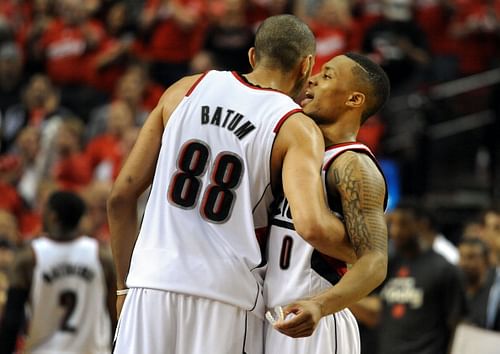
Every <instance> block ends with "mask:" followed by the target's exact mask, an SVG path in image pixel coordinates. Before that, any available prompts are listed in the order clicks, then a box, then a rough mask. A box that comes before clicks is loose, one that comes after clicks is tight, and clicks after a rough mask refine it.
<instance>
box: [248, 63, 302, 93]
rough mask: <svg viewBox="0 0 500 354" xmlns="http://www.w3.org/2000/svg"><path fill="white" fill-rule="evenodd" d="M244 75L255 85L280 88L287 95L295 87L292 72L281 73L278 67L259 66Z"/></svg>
mask: <svg viewBox="0 0 500 354" xmlns="http://www.w3.org/2000/svg"><path fill="white" fill-rule="evenodd" d="M244 76H245V78H246V79H247V80H248V81H249V82H250V83H252V84H253V85H257V86H259V87H262V88H271V89H273V90H278V91H281V92H283V93H285V94H287V95H291V94H292V93H293V90H294V88H295V85H294V80H290V73H289V74H285V73H281V72H280V71H278V70H276V69H269V68H266V67H259V68H255V69H254V70H253V71H252V72H251V73H249V74H245V75H244Z"/></svg>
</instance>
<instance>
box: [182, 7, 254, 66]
mask: <svg viewBox="0 0 500 354" xmlns="http://www.w3.org/2000/svg"><path fill="white" fill-rule="evenodd" d="M246 6H247V1H244V0H224V1H222V6H221V9H218V10H217V13H216V14H214V19H213V20H212V21H211V22H212V23H211V24H210V25H209V26H208V28H207V30H206V32H205V40H204V43H203V47H202V50H201V51H200V52H199V53H198V54H197V55H196V56H195V57H194V58H193V60H192V61H191V70H192V71H193V72H204V71H207V70H210V69H218V70H235V71H238V72H242V73H244V72H249V71H250V64H249V62H248V49H249V48H250V47H252V46H253V41H254V33H253V30H252V28H251V27H249V25H248V19H247V15H246Z"/></svg>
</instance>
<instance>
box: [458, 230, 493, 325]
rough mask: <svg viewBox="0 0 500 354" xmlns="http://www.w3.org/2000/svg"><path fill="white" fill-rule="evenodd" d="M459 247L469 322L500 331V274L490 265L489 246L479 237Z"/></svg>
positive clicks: (463, 242)
mask: <svg viewBox="0 0 500 354" xmlns="http://www.w3.org/2000/svg"><path fill="white" fill-rule="evenodd" d="M458 248H459V251H460V263H459V265H460V268H461V270H462V273H463V275H464V280H465V290H466V295H467V307H468V314H467V318H466V319H467V321H468V322H470V323H472V324H474V325H476V326H478V327H482V328H487V329H491V330H495V331H500V307H499V305H500V303H499V300H498V299H497V298H496V294H495V293H494V287H495V286H496V285H495V283H496V281H497V272H496V269H495V268H494V267H492V266H491V265H490V258H489V249H488V246H487V245H486V243H484V242H483V241H481V240H480V239H478V238H468V239H464V240H463V241H462V242H460V244H459V247H458Z"/></svg>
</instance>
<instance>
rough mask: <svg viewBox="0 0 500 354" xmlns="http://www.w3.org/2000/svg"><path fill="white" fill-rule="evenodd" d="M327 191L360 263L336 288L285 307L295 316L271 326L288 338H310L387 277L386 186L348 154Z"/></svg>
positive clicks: (363, 160) (365, 161)
mask: <svg viewBox="0 0 500 354" xmlns="http://www.w3.org/2000/svg"><path fill="white" fill-rule="evenodd" d="M327 189H328V192H329V193H332V192H333V191H336V192H338V193H339V195H340V197H341V200H342V209H343V213H344V218H345V225H346V229H347V233H348V235H349V238H350V240H351V243H352V246H353V248H354V251H355V252H356V256H357V257H358V260H357V262H356V263H355V264H354V265H353V266H352V268H351V269H349V271H348V272H347V273H346V274H345V275H344V276H343V278H342V279H341V280H340V281H339V282H338V283H337V284H336V285H335V286H334V287H332V288H330V289H328V290H326V291H324V292H322V293H320V294H318V295H316V296H313V297H312V298H310V299H307V300H303V301H297V302H295V303H293V304H290V305H288V306H287V307H285V309H284V312H285V316H286V315H287V314H288V313H295V314H296V316H295V317H293V318H292V319H290V320H287V321H284V322H280V323H278V324H277V325H275V328H276V329H278V330H279V331H281V332H282V333H284V334H286V335H289V336H291V337H305V336H309V335H311V334H312V333H313V331H314V329H315V328H316V326H317V323H318V322H319V320H320V319H321V317H323V316H326V315H329V314H332V313H335V312H338V311H340V310H342V309H344V308H346V307H348V306H349V305H351V304H353V303H355V302H357V301H358V300H360V299H362V298H363V297H365V296H366V295H368V294H369V293H370V292H371V291H372V290H374V289H375V288H376V287H377V286H378V285H380V283H382V281H383V280H384V279H385V276H386V273H387V225H386V223H385V219H384V199H385V183H384V179H383V177H382V175H381V173H380V171H379V170H378V168H377V167H376V165H375V163H374V162H373V160H372V159H371V158H370V157H369V156H367V155H365V154H360V153H356V152H352V151H348V152H345V153H344V154H342V155H340V156H339V157H338V158H337V159H336V160H335V161H334V163H333V164H332V166H330V169H329V171H328V186H327Z"/></svg>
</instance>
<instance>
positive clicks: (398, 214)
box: [352, 204, 466, 354]
mask: <svg viewBox="0 0 500 354" xmlns="http://www.w3.org/2000/svg"><path fill="white" fill-rule="evenodd" d="M418 215H419V212H418V208H417V207H416V206H415V205H413V204H400V205H398V206H397V207H396V208H395V209H394V210H393V211H392V212H391V213H390V214H389V215H388V228H389V237H390V238H391V241H392V242H393V245H394V254H393V255H392V257H391V258H390V259H389V266H388V271H387V278H386V280H385V282H384V283H383V284H382V286H381V287H380V291H379V292H378V294H376V295H374V296H373V297H371V298H369V299H365V300H364V301H362V302H360V303H358V304H357V305H355V306H353V308H352V309H353V312H354V314H355V316H357V318H358V319H360V320H363V319H365V323H366V324H368V325H373V323H370V321H366V317H367V314H369V315H370V316H371V317H372V318H373V319H375V320H377V319H379V320H380V323H379V328H378V332H377V333H378V338H377V340H378V353H379V354H383V353H392V354H405V353H410V352H411V353H415V354H439V353H441V354H442V353H445V352H446V351H447V348H448V346H449V345H450V340H451V338H452V336H453V332H454V330H455V327H456V325H457V324H458V323H459V322H460V321H461V320H462V319H463V318H464V316H465V314H466V302H465V292H464V288H463V285H462V282H461V278H460V276H459V271H458V268H456V267H455V266H454V265H452V264H451V263H449V262H448V261H446V260H445V259H444V258H443V257H442V256H440V255H438V254H437V253H435V252H434V251H433V250H432V249H427V250H425V249H423V248H422V247H421V241H420V239H419V238H420V233H421V230H420V228H419V219H418ZM375 300H378V302H377V301H375ZM372 322H373V320H372Z"/></svg>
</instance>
